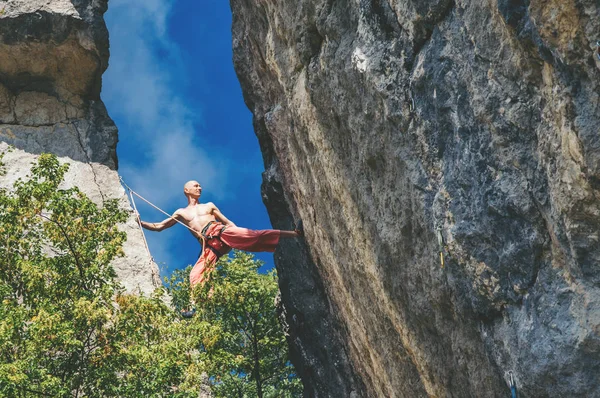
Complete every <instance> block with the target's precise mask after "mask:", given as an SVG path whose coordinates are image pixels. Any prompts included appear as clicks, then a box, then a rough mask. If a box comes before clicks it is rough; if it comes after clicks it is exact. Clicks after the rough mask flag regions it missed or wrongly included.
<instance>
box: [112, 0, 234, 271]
mask: <svg viewBox="0 0 600 398" xmlns="http://www.w3.org/2000/svg"><path fill="white" fill-rule="evenodd" d="M170 11H171V3H170V2H168V1H166V0H111V1H110V2H109V10H108V12H107V13H106V15H105V19H106V21H107V26H108V29H109V34H110V45H111V48H110V50H111V57H110V61H109V68H108V70H107V71H106V73H105V74H104V78H103V82H104V84H103V91H102V98H103V100H104V102H105V104H106V106H107V108H108V111H109V114H110V115H111V116H112V117H113V119H115V120H116V121H117V124H118V127H119V129H120V134H119V136H120V141H121V142H123V141H125V140H128V141H129V142H128V145H127V147H129V148H130V147H135V148H136V151H135V153H123V152H122V151H120V152H119V164H120V170H119V173H120V174H121V175H122V176H123V178H124V179H125V181H126V182H127V183H128V184H129V185H130V186H131V187H132V188H133V189H135V190H136V191H137V192H139V193H140V194H141V195H142V196H144V197H146V198H147V199H148V200H150V201H152V202H154V203H155V204H156V205H158V206H159V207H161V208H163V209H164V210H166V211H167V212H169V213H172V212H173V211H174V210H175V209H176V208H178V207H181V206H185V198H184V197H183V193H182V187H183V184H184V183H185V182H186V181H188V180H192V179H196V180H199V181H200V182H201V184H202V185H203V187H204V188H205V190H206V189H210V192H211V194H213V195H215V196H216V197H217V198H219V197H222V196H223V195H224V193H225V191H226V189H227V188H226V185H227V184H226V183H225V181H227V172H228V168H229V167H228V163H227V161H224V160H222V158H220V157H219V156H218V155H211V154H212V152H210V149H209V148H202V147H201V146H200V145H199V144H198V143H199V142H201V139H200V138H201V137H198V134H197V132H196V131H195V129H194V125H202V112H201V110H199V109H190V108H189V106H188V105H187V104H186V101H185V98H184V97H183V95H182V94H180V93H179V92H178V91H177V86H178V84H177V83H178V82H181V81H182V80H183V81H185V80H186V79H190V78H192V77H191V76H186V70H185V67H184V65H183V63H182V61H181V57H180V49H179V47H178V45H177V44H176V43H174V42H172V41H171V40H170V39H169V37H168V34H167V33H168V32H167V28H168V16H169V13H170ZM131 143H134V144H133V145H132V144H131ZM138 206H139V207H142V206H141V205H140V204H139V203H138ZM147 214H148V217H149V218H151V219H162V218H161V217H163V216H161V215H160V214H159V213H150V212H148V213H147ZM142 217H143V218H144V217H146V215H145V211H142ZM182 228H183V227H182ZM180 232H181V231H180ZM183 233H187V231H183ZM168 237H169V234H167V236H165V238H168ZM168 245H169V242H168V239H159V238H155V237H152V238H151V239H150V248H151V250H152V252H153V254H154V257H155V259H156V260H157V261H159V262H162V261H166V262H167V263H172V262H174V261H176V259H175V258H173V254H170V251H169V249H168ZM172 265H176V264H172ZM172 265H169V266H172Z"/></svg>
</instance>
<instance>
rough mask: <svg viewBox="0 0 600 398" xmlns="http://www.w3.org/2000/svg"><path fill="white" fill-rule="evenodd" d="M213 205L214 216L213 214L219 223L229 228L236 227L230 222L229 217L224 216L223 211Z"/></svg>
mask: <svg viewBox="0 0 600 398" xmlns="http://www.w3.org/2000/svg"><path fill="white" fill-rule="evenodd" d="M211 205H212V214H213V216H215V218H216V219H217V220H218V221H221V222H222V223H223V224H225V225H227V226H232V227H235V226H236V225H235V224H234V223H233V222H232V221H229V219H228V218H227V217H225V216H224V215H223V213H221V211H220V210H219V209H218V208H217V206H215V205H214V203H211Z"/></svg>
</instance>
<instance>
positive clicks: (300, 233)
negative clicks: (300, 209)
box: [294, 220, 304, 237]
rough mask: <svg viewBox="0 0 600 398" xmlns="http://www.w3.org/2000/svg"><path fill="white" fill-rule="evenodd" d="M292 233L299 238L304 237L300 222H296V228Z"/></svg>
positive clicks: (302, 226) (302, 225)
mask: <svg viewBox="0 0 600 398" xmlns="http://www.w3.org/2000/svg"><path fill="white" fill-rule="evenodd" d="M294 232H295V233H296V235H298V236H300V237H301V236H304V224H303V223H302V220H298V222H296V228H294Z"/></svg>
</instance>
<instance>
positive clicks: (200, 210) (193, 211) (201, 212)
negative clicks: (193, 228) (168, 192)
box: [181, 205, 212, 223]
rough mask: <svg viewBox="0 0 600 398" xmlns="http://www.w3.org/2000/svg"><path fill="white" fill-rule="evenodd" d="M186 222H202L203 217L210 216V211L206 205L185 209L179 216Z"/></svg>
mask: <svg viewBox="0 0 600 398" xmlns="http://www.w3.org/2000/svg"><path fill="white" fill-rule="evenodd" d="M181 215H182V216H183V218H184V220H185V221H186V222H188V223H189V222H193V221H194V220H202V219H203V218H204V217H207V216H210V215H212V209H211V208H210V206H207V205H196V206H194V207H193V208H190V209H185V210H184V211H183V212H182V214H181Z"/></svg>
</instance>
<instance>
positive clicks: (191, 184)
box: [183, 181, 202, 198]
mask: <svg viewBox="0 0 600 398" xmlns="http://www.w3.org/2000/svg"><path fill="white" fill-rule="evenodd" d="M183 192H184V193H185V194H186V195H191V196H193V197H195V198H199V197H200V195H201V194H202V187H201V186H200V183H199V182H198V181H188V182H186V184H185V186H184V187H183Z"/></svg>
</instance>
